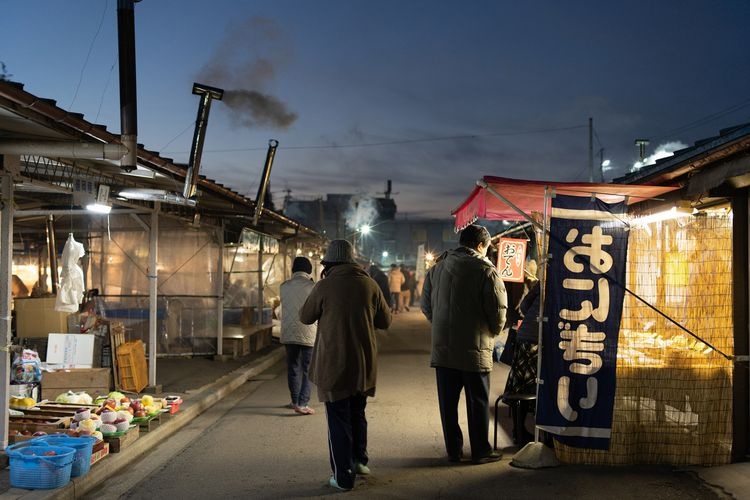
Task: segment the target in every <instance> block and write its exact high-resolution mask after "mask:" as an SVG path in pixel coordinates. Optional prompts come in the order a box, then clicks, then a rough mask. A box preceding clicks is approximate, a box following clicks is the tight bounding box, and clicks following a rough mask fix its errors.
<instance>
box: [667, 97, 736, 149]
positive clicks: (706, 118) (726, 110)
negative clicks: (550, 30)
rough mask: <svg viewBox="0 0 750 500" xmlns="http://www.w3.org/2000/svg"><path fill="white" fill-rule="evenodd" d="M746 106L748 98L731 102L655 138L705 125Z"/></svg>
mask: <svg viewBox="0 0 750 500" xmlns="http://www.w3.org/2000/svg"><path fill="white" fill-rule="evenodd" d="M748 106H750V99H747V100H744V101H742V102H739V103H737V104H733V105H732V106H729V107H728V108H724V109H722V110H720V111H717V112H715V113H711V114H710V115H706V116H704V117H702V118H698V119H697V120H694V121H692V122H690V123H687V124H685V125H682V126H680V127H677V128H674V129H672V130H667V131H666V132H662V133H661V134H658V135H657V137H659V139H657V140H661V139H663V138H664V137H665V136H667V135H672V134H677V133H679V132H685V131H686V130H690V129H692V128H696V127H700V126H701V125H705V124H706V123H709V122H712V121H714V120H716V119H717V118H721V117H722V116H725V115H728V114H731V113H734V112H735V111H739V110H741V109H744V108H747V107H748Z"/></svg>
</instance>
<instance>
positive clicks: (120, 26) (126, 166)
mask: <svg viewBox="0 0 750 500" xmlns="http://www.w3.org/2000/svg"><path fill="white" fill-rule="evenodd" d="M136 1H140V0H117V43H118V51H119V62H120V134H121V140H122V144H123V145H124V146H125V147H126V148H128V152H127V154H126V155H125V156H124V157H123V158H122V160H121V161H120V168H121V169H123V170H125V171H126V172H132V171H133V170H135V168H136V164H137V163H138V108H137V101H138V99H137V96H136V78H135V12H134V9H133V4H134V3H135V2H136Z"/></svg>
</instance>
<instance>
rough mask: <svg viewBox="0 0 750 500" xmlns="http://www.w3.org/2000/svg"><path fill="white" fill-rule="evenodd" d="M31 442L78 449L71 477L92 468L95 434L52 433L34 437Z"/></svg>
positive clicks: (80, 474) (82, 473) (81, 474)
mask: <svg viewBox="0 0 750 500" xmlns="http://www.w3.org/2000/svg"><path fill="white" fill-rule="evenodd" d="M29 442H35V443H36V442H43V443H45V444H48V445H50V446H67V447H68V448H73V449H74V450H76V454H75V459H74V460H73V467H72V468H71V470H70V477H78V476H83V475H84V474H86V473H87V472H88V471H89V469H90V468H91V453H92V451H93V449H94V443H96V438H95V437H94V436H78V437H73V436H68V435H67V434H50V435H49V436H41V437H38V438H36V439H32V440H31V441H29Z"/></svg>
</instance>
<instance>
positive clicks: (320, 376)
mask: <svg viewBox="0 0 750 500" xmlns="http://www.w3.org/2000/svg"><path fill="white" fill-rule="evenodd" d="M321 263H322V264H323V266H324V269H323V279H321V280H320V281H319V282H318V283H316V284H315V287H314V288H313V289H312V291H311V292H310V295H309V296H308V297H307V300H306V301H305V303H304V304H303V305H302V308H301V309H300V312H299V319H300V321H301V322H302V323H304V324H307V325H310V324H312V323H314V322H316V321H317V322H318V335H317V337H316V339H315V345H314V346H313V354H312V364H311V365H310V380H312V382H313V383H314V384H315V385H316V386H317V387H318V399H320V401H321V402H324V403H325V406H326V417H327V419H328V450H329V455H330V462H331V469H332V471H333V475H332V476H331V478H330V479H329V484H330V485H331V486H333V487H334V488H338V489H342V490H350V489H352V488H353V487H354V478H355V476H356V474H361V475H366V474H369V473H370V469H369V468H368V467H367V462H368V460H369V459H368V456H367V419H366V417H365V406H366V405H367V396H374V395H375V381H376V378H377V372H378V365H377V357H378V346H377V341H376V338H375V329H376V328H377V329H381V330H384V329H387V328H388V327H389V326H390V325H391V313H390V308H389V306H388V301H387V300H386V298H385V297H384V296H383V292H381V291H380V287H378V284H377V283H375V281H374V280H373V279H372V278H370V276H368V275H367V273H366V272H365V270H364V269H363V268H362V267H361V266H360V265H358V264H357V263H356V262H355V261H354V254H353V249H352V246H351V244H350V243H349V242H348V241H346V240H333V241H332V242H331V243H330V245H329V246H328V250H327V251H326V254H325V256H324V257H323V260H322V261H321Z"/></svg>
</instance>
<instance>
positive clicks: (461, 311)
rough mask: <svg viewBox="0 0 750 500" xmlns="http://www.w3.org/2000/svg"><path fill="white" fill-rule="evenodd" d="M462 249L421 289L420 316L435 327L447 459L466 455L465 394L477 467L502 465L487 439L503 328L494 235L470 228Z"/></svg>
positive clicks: (452, 252)
mask: <svg viewBox="0 0 750 500" xmlns="http://www.w3.org/2000/svg"><path fill="white" fill-rule="evenodd" d="M459 243H460V244H461V246H460V247H459V248H457V249H455V250H449V251H447V252H445V253H443V255H441V256H440V258H439V259H438V262H436V264H435V265H434V266H433V267H432V268H430V270H429V271H428V272H427V276H426V277H425V281H424V288H423V290H422V312H423V313H424V314H425V316H427V319H429V320H430V322H431V323H432V359H431V362H430V366H432V367H434V368H435V373H436V378H437V390H438V403H439V405H440V418H441V420H442V424H443V437H444V439H445V448H446V451H447V452H448V459H449V460H450V461H452V462H458V461H460V460H461V458H462V455H463V434H462V433H461V427H460V426H459V424H458V402H459V398H460V397H461V391H462V390H463V391H464V393H465V397H466V412H467V416H468V425H469V442H470V444H471V458H472V461H473V462H474V463H480V464H481V463H487V462H494V461H497V460H500V458H501V456H502V455H501V454H499V453H496V452H494V451H493V450H492V447H491V446H490V442H489V440H488V438H487V432H488V429H489V421H490V410H489V389H490V371H492V348H493V345H494V337H495V336H497V335H498V334H499V333H500V330H501V329H502V328H503V327H504V325H505V316H506V311H507V308H508V302H507V296H506V292H505V285H504V284H503V281H502V280H501V279H500V276H499V275H498V272H497V269H496V268H495V266H494V265H493V264H492V263H491V262H490V261H489V260H488V259H487V258H486V257H485V255H486V254H487V249H488V248H489V246H490V233H489V232H488V231H487V229H485V228H484V227H482V226H479V225H470V226H468V227H467V228H466V229H464V230H463V231H462V232H461V236H460V238H459Z"/></svg>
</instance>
